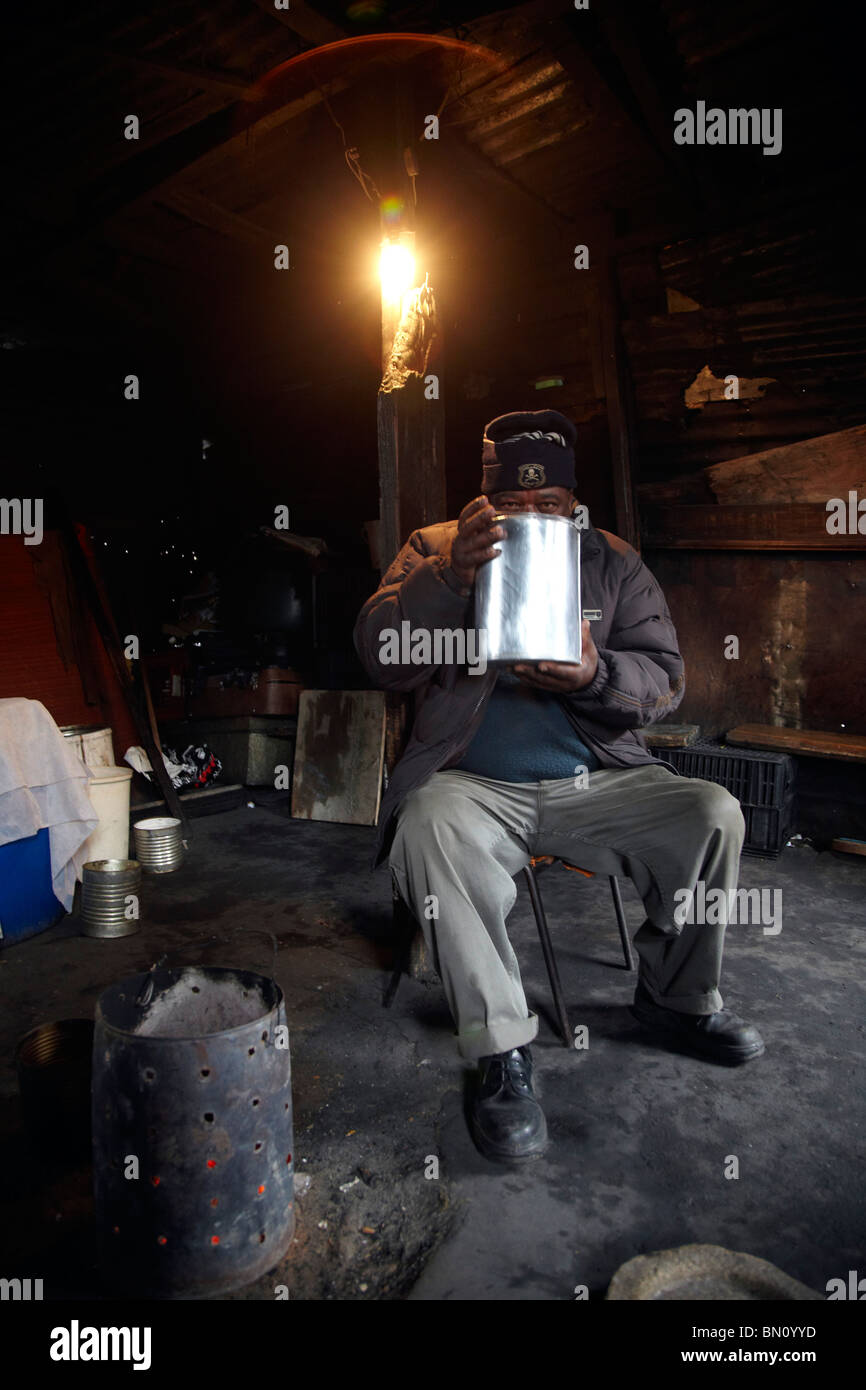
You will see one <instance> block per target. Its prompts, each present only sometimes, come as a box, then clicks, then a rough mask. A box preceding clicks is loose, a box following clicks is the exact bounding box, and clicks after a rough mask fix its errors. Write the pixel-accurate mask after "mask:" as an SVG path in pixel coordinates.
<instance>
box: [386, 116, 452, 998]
mask: <svg viewBox="0 0 866 1390" xmlns="http://www.w3.org/2000/svg"><path fill="white" fill-rule="evenodd" d="M402 95H403V98H404V102H403V106H404V107H405V93H403V94H402ZM409 130H410V123H409V121H408V120H407V119H406V114H405V110H404V109H402V108H401V109H398V119H397V135H398V146H399V148H400V149H401V150H402V148H403V147H404V143H406V142H404V141H403V139H402V138H401V137H402V132H404V131H405V132H408V131H409ZM408 201H409V200H408V198H407V203H408ZM382 232H383V241H384V240H385V238H386V237H388V236H390V237H392V238H394V239H399V242H400V244H401V245H402V246H404V247H405V249H406V250H407V251H410V252H414V250H415V232H414V228H412V229H410V228H409V227H408V226H406V225H404V226H403V227H402V228H401V229H400V230H399V233H398V232H397V231H396V230H395V229H394V228H393V227H391V228H385V226H384V224H383V228H382ZM414 278H415V284H414V287H412V288H410V289H409V290H408V292H407V293H406V294H404V295H403V296H402V298H399V299H398V298H397V297H396V296H391V297H389V296H386V294H385V293H384V290H383V294H382V380H381V383H380V385H379V391H378V396H377V400H376V418H377V427H378V445H379V523H380V524H379V563H380V567H381V570H382V572H383V573H384V572H385V570H386V569H388V567H389V565H390V564H391V562H392V560H393V559H394V557H395V556H396V555H397V553H398V551H399V550H400V547H401V546H402V545H403V543H404V542H405V541H406V540H407V539H408V537H409V536H410V535H411V534H412V532H413V531H415V530H417V529H418V528H420V527H422V526H430V525H432V524H433V523H434V522H440V521H445V520H446V519H447V518H446V510H445V506H446V503H445V449H444V428H443V409H442V399H441V389H440V379H439V376H438V372H433V373H431V372H429V371H428V367H429V365H430V355H431V349H432V347H433V345H434V342H435V341H436V338H437V335H438V322H437V317H436V304H435V299H434V296H433V291H432V289H431V287H430V285H429V284H428V282H427V277H426V274H425V273H424V271H423V269H421V270H419V271H416V275H415V277H414ZM410 723H411V710H410V701H409V699H408V697H406V696H405V695H399V694H398V695H395V694H391V693H389V694H388V696H387V700H386V716H385V766H386V769H387V770H388V772H389V773H390V771H391V770H392V769H393V767H394V765H395V764H396V762H397V761H398V759H399V757H400V755H401V753H402V751H403V747H404V746H405V742H406V737H407V734H408V731H409V728H410ZM407 918H408V912H407V911H404V910H403V905H402V904H400V902H399V898H398V899H397V901H396V902H395V927H396V928H397V930H398V933H399V934H400V935H401V936H403V937H404V939H405V935H406V933H407V932H410V933H411V931H412V923H411V921H408V920H407ZM407 961H408V969H409V973H410V974H411V975H412V976H413V977H414V978H416V979H423V978H428V977H429V975H430V965H429V962H428V960H427V957H426V948H425V943H424V937H423V934H422V932H421V930H420V928H419V927H418V926H417V924H415V931H414V934H413V935H412V940H411V945H410V948H409V951H408V956H407Z"/></svg>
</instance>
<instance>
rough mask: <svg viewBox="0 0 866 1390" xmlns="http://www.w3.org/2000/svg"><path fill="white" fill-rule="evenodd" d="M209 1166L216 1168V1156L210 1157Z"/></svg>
mask: <svg viewBox="0 0 866 1390" xmlns="http://www.w3.org/2000/svg"><path fill="white" fill-rule="evenodd" d="M207 1166H208V1168H216V1159H215V1158H209V1159H208V1161H207Z"/></svg>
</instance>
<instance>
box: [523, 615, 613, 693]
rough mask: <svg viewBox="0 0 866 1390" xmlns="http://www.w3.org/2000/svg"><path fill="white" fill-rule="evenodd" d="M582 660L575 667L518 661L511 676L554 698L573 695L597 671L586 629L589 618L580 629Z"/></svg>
mask: <svg viewBox="0 0 866 1390" xmlns="http://www.w3.org/2000/svg"><path fill="white" fill-rule="evenodd" d="M581 634H582V639H581V640H582V644H583V660H582V661H581V662H580V664H579V665H576V664H575V663H573V662H564V661H541V662H539V663H538V665H537V666H529V665H527V663H526V662H523V661H522V662H519V663H518V664H517V665H516V666H515V667H514V674H515V675H516V676H519V677H520V679H521V680H522V681H525V682H526V684H527V685H531V686H534V687H535V688H536V689H537V690H549V691H551V692H552V693H553V694H555V695H573V694H574V693H575V692H576V691H578V690H583V689H584V687H585V686H587V685H589V684H590V683H591V682H592V681H593V680H594V679H595V673H596V671H597V670H598V649H597V647H596V645H595V643H594V642H593V640H592V634H591V632H590V630H589V619H588V618H584V620H583V624H582V626H581Z"/></svg>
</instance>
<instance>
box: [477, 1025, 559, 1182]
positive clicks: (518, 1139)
mask: <svg viewBox="0 0 866 1390" xmlns="http://www.w3.org/2000/svg"><path fill="white" fill-rule="evenodd" d="M478 1070H479V1081H478V1091H477V1094H476V1096H475V1100H474V1103H473V1106H472V1117H471V1128H472V1137H473V1138H474V1140H475V1143H476V1144H477V1145H478V1148H479V1149H480V1150H481V1152H482V1153H483V1154H484V1157H485V1158H492V1159H500V1160H506V1161H509V1160H514V1161H519V1160H521V1159H528V1158H538V1157H539V1156H540V1155H541V1154H542V1153H544V1150H545V1149H546V1148H547V1142H548V1141H547V1122H546V1120H545V1118H544V1111H543V1110H542V1108H541V1106H540V1105H539V1104H538V1101H537V1100H536V1099H535V1096H534V1095H533V1092H532V1055H531V1053H530V1051H529V1048H528V1047H526V1046H525V1047H515V1048H514V1049H513V1050H512V1051H511V1052H497V1053H496V1054H495V1055H494V1056H492V1057H482V1058H481V1059H480V1061H479V1063H478Z"/></svg>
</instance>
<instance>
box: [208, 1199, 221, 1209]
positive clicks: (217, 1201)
mask: <svg viewBox="0 0 866 1390" xmlns="http://www.w3.org/2000/svg"><path fill="white" fill-rule="evenodd" d="M210 1204H211V1206H212V1207H218V1206H219V1204H220V1199H219V1197H211V1199H210Z"/></svg>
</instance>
